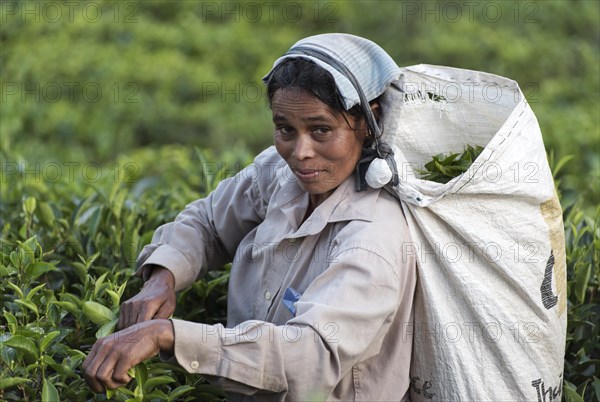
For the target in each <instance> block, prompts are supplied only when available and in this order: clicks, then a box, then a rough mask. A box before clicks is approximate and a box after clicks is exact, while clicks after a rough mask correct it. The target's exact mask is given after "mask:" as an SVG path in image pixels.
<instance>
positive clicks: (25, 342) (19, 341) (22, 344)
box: [3, 335, 39, 360]
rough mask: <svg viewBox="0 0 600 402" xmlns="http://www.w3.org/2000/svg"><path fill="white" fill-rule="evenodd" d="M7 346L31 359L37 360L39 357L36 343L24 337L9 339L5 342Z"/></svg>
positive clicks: (15, 336)
mask: <svg viewBox="0 0 600 402" xmlns="http://www.w3.org/2000/svg"><path fill="white" fill-rule="evenodd" d="M3 344H4V345H5V346H10V347H11V348H14V349H17V350H19V351H21V352H23V353H25V354H26V355H28V356H29V357H30V358H33V359H34V360H37V358H38V357H39V352H38V349H37V347H36V346H35V343H33V341H32V340H31V339H29V338H26V337H25V336H23V335H13V336H11V337H10V338H9V339H7V340H6V341H4V342H3Z"/></svg>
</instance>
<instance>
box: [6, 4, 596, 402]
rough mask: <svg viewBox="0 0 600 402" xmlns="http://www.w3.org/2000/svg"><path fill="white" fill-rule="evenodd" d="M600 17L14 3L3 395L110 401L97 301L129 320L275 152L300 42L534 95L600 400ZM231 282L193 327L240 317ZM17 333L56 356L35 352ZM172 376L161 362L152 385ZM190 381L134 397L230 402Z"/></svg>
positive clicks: (577, 329)
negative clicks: (208, 217)
mask: <svg viewBox="0 0 600 402" xmlns="http://www.w3.org/2000/svg"><path fill="white" fill-rule="evenodd" d="M599 4H600V3H599V2H597V1H575V0H574V1H522V2H516V1H475V2H461V1H458V2H437V1H427V2H418V1H371V0H366V1H312V0H307V1H302V2H300V1H297V2H296V1H225V0H223V1H195V0H187V1H178V2H171V1H154V0H143V1H121V2H116V1H75V2H62V1H23V2H18V1H4V2H0V41H1V42H0V43H1V48H0V96H1V99H0V150H1V152H0V162H1V166H0V167H1V169H2V170H1V173H2V177H1V180H0V185H1V188H0V190H1V191H0V200H1V203H0V213H1V214H0V228H1V229H2V237H1V239H0V240H1V246H2V247H1V251H2V255H1V256H0V257H1V258H0V260H1V264H0V277H2V278H3V279H4V278H8V280H6V281H4V280H3V281H2V282H1V283H0V295H2V296H1V297H0V301H1V302H2V304H3V307H2V310H3V313H4V316H2V315H0V399H2V398H3V396H2V395H3V394H2V389H3V388H6V393H5V394H4V398H5V399H8V400H22V399H30V400H39V399H40V398H41V399H42V400H52V398H50V399H48V395H50V396H52V387H55V388H56V389H57V390H58V391H57V392H58V393H59V394H60V395H61V397H62V399H63V400H103V399H102V397H100V396H93V395H92V394H91V393H90V392H89V390H88V389H87V387H86V386H85V384H84V383H83V380H82V379H81V377H80V373H79V372H78V370H79V368H78V366H79V364H80V363H81V360H82V358H83V353H82V351H83V352H87V350H89V346H90V345H91V343H93V341H94V339H95V332H96V330H97V329H98V326H97V325H96V324H98V323H93V322H91V321H90V320H89V319H88V318H87V317H86V316H85V315H83V314H82V313H81V311H80V310H81V308H80V307H81V305H82V303H85V302H86V301H95V302H99V303H101V304H103V305H105V306H107V307H108V308H111V309H112V311H113V313H116V312H117V311H118V299H119V298H120V297H121V295H122V299H125V298H127V297H130V296H131V295H133V293H135V291H136V286H139V282H134V283H133V284H132V283H131V282H130V286H128V287H127V289H124V288H120V286H121V285H122V283H124V281H125V280H127V279H128V277H129V275H130V274H131V273H132V272H133V268H134V266H135V256H136V255H137V253H138V252H139V250H140V249H141V247H142V246H143V244H145V243H147V242H148V241H149V240H150V238H151V235H152V231H153V230H154V229H155V228H156V227H157V226H158V225H160V224H161V223H163V222H166V221H170V220H172V219H173V218H174V216H175V214H176V213H177V212H178V211H179V210H180V209H182V208H183V207H184V206H185V204H186V203H187V202H189V201H191V200H193V199H195V198H198V197H201V196H203V195H205V194H207V192H209V191H210V190H211V189H212V188H214V186H215V185H216V183H218V181H219V180H220V179H221V178H223V177H225V176H228V175H231V174H233V173H235V171H237V170H239V169H240V168H241V167H242V166H243V165H244V164H245V163H248V162H249V161H250V160H251V158H252V156H253V155H255V154H256V153H258V152H259V151H260V150H262V149H264V148H265V147H267V146H268V145H270V144H271V142H272V139H271V133H272V127H271V121H270V112H269V110H268V107H267V104H266V100H265V99H264V89H263V86H262V83H261V81H260V80H261V78H262V76H263V75H264V74H265V73H266V72H268V71H269V69H270V67H271V65H272V63H273V61H274V60H275V59H276V58H277V57H279V56H280V55H281V54H283V53H284V52H285V51H286V50H287V49H288V48H289V46H290V45H291V44H293V43H294V42H295V41H297V40H298V39H300V38H302V37H305V36H309V35H312V34H316V33H323V32H348V33H353V34H356V35H360V36H364V37H367V38H369V39H371V40H373V41H375V42H376V43H378V44H380V45H381V46H382V47H383V48H384V49H385V50H387V51H388V53H389V54H390V55H391V56H392V57H393V58H394V59H395V60H396V61H397V63H398V64H399V65H400V66H408V65H413V64H420V63H427V64H439V65H449V66H454V67H459V68H466V69H473V70H482V71H486V72H491V73H494V74H498V75H502V76H506V77H510V78H512V79H514V80H516V81H517V82H518V83H519V84H520V86H521V88H522V90H523V92H524V93H525V95H526V96H527V98H528V101H529V102H530V104H531V107H532V108H533V110H534V112H535V113H536V115H537V118H538V120H539V122H540V126H541V129H542V133H543V135H544V140H545V144H546V148H547V150H548V153H549V156H550V160H551V165H552V166H553V167H554V168H555V171H556V178H557V184H558V186H559V193H560V195H561V203H562V205H563V209H564V210H565V226H566V239H567V246H568V252H567V264H568V270H569V273H568V275H569V276H568V278H569V339H568V344H567V356H566V364H565V373H564V377H563V379H564V380H566V381H567V382H568V383H567V385H568V386H567V388H565V396H566V398H567V400H569V401H578V400H581V398H582V397H585V398H586V399H589V400H591V399H590V398H593V397H596V398H600V380H598V379H597V378H595V377H594V374H595V373H596V372H597V370H598V367H599V366H600V363H599V362H600V354H599V349H598V348H599V344H600V340H599V338H600V327H599V326H598V322H599V321H600V306H599V305H598V300H599V298H600V295H599V294H598V280H599V276H600V274H599V271H600V267H599V265H600V263H599V259H600V239H599V237H600V236H599V233H600V228H599V215H598V212H597V208H598V205H599V204H600V131H599V130H600V110H599V108H600V101H599V97H600V5H599ZM569 155H571V156H572V158H571V159H570V160H568V161H567V156H569ZM32 200H33V201H32ZM34 235H35V236H36V239H34V240H31V238H32V236H34ZM27 239H30V240H27ZM37 242H39V244H38V243H37ZM42 250H43V252H44V253H47V254H44V253H42ZM13 255H14V258H13ZM44 264H46V265H44ZM103 275H104V276H103ZM99 278H103V279H101V280H100V279H99ZM226 279H227V270H226V269H224V270H222V271H218V272H217V273H216V274H215V275H214V276H212V277H211V278H209V279H208V280H207V281H203V282H200V283H199V284H197V285H196V286H195V288H194V289H192V290H191V291H189V292H187V293H182V294H180V295H179V302H180V305H186V306H190V305H194V303H195V302H196V301H197V300H202V301H205V302H207V304H206V307H204V304H203V303H196V304H195V305H194V306H195V307H194V309H192V310H181V309H179V310H178V311H177V312H176V314H177V315H178V316H181V317H183V318H189V319H194V320H198V321H203V322H219V321H222V320H223V315H224V306H223V302H224V297H225V296H224V293H225V290H226V288H225V286H224V284H225V283H226ZM134 281H135V280H134ZM9 282H11V283H14V284H15V285H17V287H19V288H20V289H22V292H24V294H23V295H19V293H18V292H17V291H16V290H15V289H14V288H12V287H10V286H9V285H8V283H9ZM43 284H46V285H47V286H46V287H43V288H44V290H43V291H41V290H38V291H35V292H34V289H36V287H37V286H41V285H43ZM117 290H120V292H121V293H118V292H117ZM109 291H110V292H113V293H115V292H117V293H118V294H117V296H119V297H117V296H115V295H113V293H110V292H109ZM115 294H116V293H115ZM21 299H22V300H21ZM28 303H33V304H34V305H35V306H45V308H46V310H45V311H42V308H41V307H39V309H38V307H35V309H34V308H32V307H31V305H30V304H28ZM69 303H71V304H69ZM28 305H29V307H27V306H28ZM6 312H8V314H7V313H6ZM12 316H14V318H15V320H14V321H13V318H12ZM40 320H41V321H40ZM40 322H42V324H40ZM58 326H60V327H61V330H60V334H59V335H56V334H55V332H56V331H54V330H55V329H56V328H57V327H58ZM74 328H76V330H74ZM15 331H16V332H18V333H20V334H26V335H27V336H28V337H31V338H32V339H34V340H35V342H36V343H35V345H38V346H39V347H40V350H37V349H35V350H32V349H31V345H30V344H27V345H26V346H23V345H21V344H16V343H15V342H16V341H14V340H12V339H13V338H11V336H15V333H16V332H15ZM19 331H21V332H19ZM23 331H24V332H23ZM27 331H29V332H27ZM51 334H54V335H51ZM2 342H5V345H12V346H5V347H3V346H2ZM35 345H34V346H35ZM42 345H44V348H46V352H44V351H43V350H41V346H42ZM38 346H35V347H38ZM34 352H35V353H34ZM36 353H37V354H36ZM44 353H45V354H46V360H43V359H42V358H41V356H43V355H44ZM51 357H52V358H53V359H54V360H53V361H51ZM11 359H12V360H14V361H16V362H17V363H16V367H12V368H10V370H9V369H7V367H8V365H7V364H8V363H7V362H9V363H10V362H11ZM48 359H50V360H48ZM61 359H62V362H61ZM65 359H66V360H65ZM65 361H67V362H66V363H65ZM32 364H33V365H34V366H32ZM13 366H15V365H14V364H13ZM61 367H70V368H69V370H70V371H69V370H67V369H64V370H63V369H61ZM65 370H66V371H65ZM165 370H167V369H165V368H164V367H163V366H160V365H159V363H152V364H149V365H148V371H149V373H150V377H152V376H154V377H155V378H161V375H164V373H165V372H166V371H165ZM172 374H173V373H170V374H169V375H172ZM176 376H177V383H176V385H179V387H175V386H171V385H169V383H168V382H164V383H161V382H160V381H155V383H152V384H151V385H148V384H146V386H145V387H142V386H141V385H140V384H139V383H138V384H136V385H134V386H132V387H130V389H131V390H132V392H133V390H134V387H135V389H136V390H138V389H142V388H143V390H144V392H145V394H146V395H147V397H148V398H147V400H150V399H151V398H152V395H154V397H155V398H158V399H160V400H170V399H169V398H172V399H173V400H178V399H177V398H180V397H185V396H188V397H190V398H192V399H193V398H196V399H200V400H209V399H210V398H209V397H208V396H207V395H212V398H213V399H214V400H219V399H220V398H222V396H223V395H222V393H220V392H219V391H218V390H215V389H212V388H210V387H207V386H206V384H203V385H198V382H199V380H198V378H197V377H193V376H186V375H185V373H181V372H177V373H176ZM9 378H10V379H11V380H10V381H9V380H8V379H9ZM19 378H20V380H19ZM15 379H16V380H15ZM26 380H27V381H26ZM163 381H167V380H166V379H164V378H163ZM48 384H54V385H48ZM165 384H166V385H165ZM570 384H573V385H572V386H571V385H570ZM586 387H587V388H586ZM43 390H46V394H45V395H46V399H44V398H43V395H42V394H43ZM136 392H137V391H136ZM160 392H163V393H165V395H169V398H166V397H164V396H162V395H161V394H160ZM157 395H158V396H157ZM128 397H131V395H129V394H127V392H125V391H123V392H122V393H120V394H117V396H116V397H115V398H116V400H126V399H127V398H128ZM578 398H579V399H578Z"/></svg>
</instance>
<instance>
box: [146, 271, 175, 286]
mask: <svg viewBox="0 0 600 402" xmlns="http://www.w3.org/2000/svg"><path fill="white" fill-rule="evenodd" d="M148 270H149V271H150V275H149V278H148V280H147V281H146V283H150V282H151V283H153V284H154V283H157V282H158V283H161V284H166V285H167V286H168V287H169V288H171V289H174V288H175V276H173V273H172V272H171V271H169V270H168V269H167V268H165V267H161V266H160V265H152V266H150V267H148Z"/></svg>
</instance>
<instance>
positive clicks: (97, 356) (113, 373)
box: [82, 321, 173, 392]
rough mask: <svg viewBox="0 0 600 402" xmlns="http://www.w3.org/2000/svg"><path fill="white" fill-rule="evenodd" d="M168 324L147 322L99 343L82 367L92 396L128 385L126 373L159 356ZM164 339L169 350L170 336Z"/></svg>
mask: <svg viewBox="0 0 600 402" xmlns="http://www.w3.org/2000/svg"><path fill="white" fill-rule="evenodd" d="M167 323H168V324H169V325H170V323H169V322H168V321H166V322H165V321H162V322H158V321H148V322H145V323H142V324H138V325H136V326H133V327H128V328H127V329H124V330H122V331H119V332H116V333H114V334H112V335H109V336H107V337H104V338H101V339H99V340H98V341H97V342H96V343H95V344H94V346H93V347H92V350H91V351H90V354H89V355H88V357H87V358H86V359H85V361H84V362H83V364H82V369H83V374H84V378H85V380H86V381H87V383H88V384H89V385H90V387H91V388H92V389H93V390H94V391H95V392H104V390H105V389H106V388H109V389H115V388H118V387H120V386H122V385H125V384H127V383H128V382H129V381H131V377H130V376H129V375H128V374H127V372H128V370H129V369H130V368H132V367H133V366H135V365H136V364H138V363H140V362H142V361H144V360H146V359H148V358H150V357H152V356H155V355H156V354H157V353H158V352H159V350H160V349H159V346H158V345H159V342H160V340H161V339H163V338H165V333H166V332H165V331H164V329H165V328H168V327H166V324H167ZM171 328H172V327H171ZM166 335H170V336H169V337H168V340H170V342H168V344H167V345H166V346H165V347H166V348H172V337H173V335H172V333H170V334H169V333H167V334H166ZM161 337H162V338H161ZM163 343H164V342H163Z"/></svg>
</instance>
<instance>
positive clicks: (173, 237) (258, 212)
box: [136, 147, 282, 291]
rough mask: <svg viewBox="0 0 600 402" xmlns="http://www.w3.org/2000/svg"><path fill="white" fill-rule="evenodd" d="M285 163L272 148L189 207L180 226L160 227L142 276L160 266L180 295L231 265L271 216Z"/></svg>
mask: <svg viewBox="0 0 600 402" xmlns="http://www.w3.org/2000/svg"><path fill="white" fill-rule="evenodd" d="M281 163H282V160H281V158H280V157H279V155H278V154H277V152H276V151H275V148H274V147H270V148H268V149H267V150H265V151H263V152H262V153H261V154H260V155H258V156H257V157H256V159H255V160H254V163H252V164H251V165H250V166H248V167H246V168H245V169H243V170H241V171H240V172H239V173H238V174H237V175H235V176H234V177H231V178H228V179H225V180H223V181H222V182H221V183H219V185H218V186H217V188H216V189H215V190H214V191H213V192H212V193H211V194H210V195H208V196H207V197H206V198H203V199H200V200H197V201H195V202H192V203H191V204H189V205H187V206H186V208H185V209H184V210H183V211H182V212H181V213H180V214H179V215H177V217H176V219H175V221H174V222H171V223H167V224H165V225H162V226H160V227H159V228H158V229H157V230H156V231H155V232H154V235H153V237H152V242H151V243H150V244H149V245H147V246H146V247H144V249H143V250H142V252H141V253H140V255H139V257H138V260H137V266H138V270H137V272H136V273H137V274H138V275H142V277H143V278H144V279H147V278H146V275H144V274H145V267H147V266H149V265H159V266H162V267H164V268H167V269H168V270H169V271H171V272H172V273H173V276H174V277H175V291H179V290H182V289H184V288H186V287H188V286H190V285H191V284H192V283H193V282H194V281H195V280H196V279H197V278H198V276H201V275H203V274H205V273H206V271H207V269H209V268H212V267H219V266H222V265H223V264H225V263H228V262H230V261H231V260H232V259H233V256H234V255H235V250H236V248H237V246H238V244H239V243H240V242H241V240H242V239H243V238H244V236H245V235H246V234H248V233H249V232H250V231H251V230H252V229H253V228H255V227H256V226H257V225H258V224H260V223H261V222H262V221H263V220H264V217H265V214H266V208H267V205H268V202H269V198H270V194H272V191H273V186H274V180H273V178H274V177H275V172H276V170H277V169H278V168H279V167H280V166H281Z"/></svg>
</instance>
